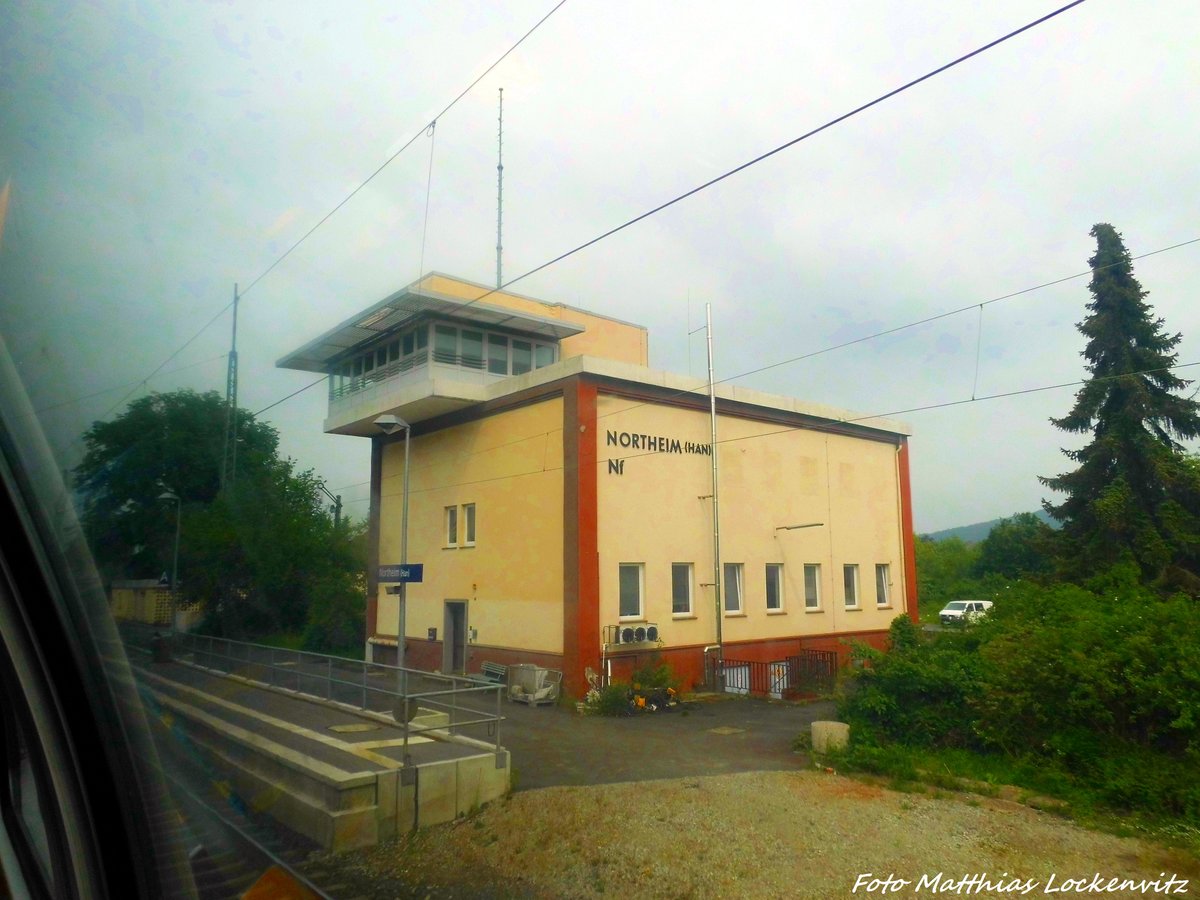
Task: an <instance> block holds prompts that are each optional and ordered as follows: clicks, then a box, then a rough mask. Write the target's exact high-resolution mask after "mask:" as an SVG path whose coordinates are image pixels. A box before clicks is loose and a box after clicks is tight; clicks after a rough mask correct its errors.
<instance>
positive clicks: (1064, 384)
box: [841, 361, 1200, 422]
mask: <svg viewBox="0 0 1200 900" xmlns="http://www.w3.org/2000/svg"><path fill="white" fill-rule="evenodd" d="M1192 366H1200V361H1197V362H1190V363H1179V364H1178V365H1174V366H1159V367H1158V368H1155V369H1143V370H1141V371H1140V372H1122V373H1121V374H1119V375H1100V376H1098V377H1096V378H1084V379H1081V380H1079V381H1064V382H1062V383H1060V384H1046V385H1042V386H1041V387H1035V388H1022V389H1021V390H1018V391H1004V392H1002V393H999V394H985V395H984V396H982V397H972V398H971V399H969V400H949V401H947V402H945V403H931V404H929V405H928V406H914V407H911V408H909V409H898V410H896V411H894V412H887V413H879V414H878V415H873V416H860V417H858V418H854V419H842V420H841V421H843V422H862V421H865V420H866V419H881V418H885V417H887V416H902V415H905V414H906V413H914V412H925V411H927V410H931V409H945V408H947V407H950V406H962V405H964V404H966V403H979V402H980V401H983V400H1001V399H1003V398H1005V397H1020V396H1022V395H1023V394H1038V393H1041V392H1043V391H1055V390H1059V389H1061V388H1068V387H1079V386H1081V385H1085V384H1090V383H1091V382H1093V381H1116V380H1117V379H1120V378H1132V377H1135V376H1138V375H1154V374H1156V373H1158V372H1170V371H1173V370H1174V369H1187V368H1191V367H1192Z"/></svg>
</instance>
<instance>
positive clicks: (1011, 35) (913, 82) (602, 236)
mask: <svg viewBox="0 0 1200 900" xmlns="http://www.w3.org/2000/svg"><path fill="white" fill-rule="evenodd" d="M1083 2H1085V0H1073V2H1071V3H1068V4H1066V5H1065V6H1062V7H1059V8H1058V9H1056V10H1054V11H1052V12H1050V13H1047V14H1046V15H1044V16H1042V17H1040V18H1038V19H1034V20H1033V21H1032V22H1029V23H1027V24H1025V25H1023V26H1021V27H1020V28H1017V29H1015V30H1013V31H1010V32H1008V33H1007V34H1005V35H1003V36H1001V37H999V38H996V39H995V40H993V41H990V42H988V43H987V44H984V45H983V46H981V47H977V48H976V49H974V50H972V51H970V52H968V53H965V54H963V55H961V56H959V57H958V58H956V59H954V60H952V61H950V62H948V63H945V64H943V65H941V66H938V67H937V68H936V69H933V70H931V71H929V72H927V73H925V74H924V75H922V76H920V77H918V78H914V79H912V80H911V81H908V82H906V83H905V84H902V85H900V86H899V87H897V88H894V89H892V90H890V91H888V92H887V93H885V94H881V95H880V96H878V97H876V98H875V99H874V100H871V101H869V102H867V103H864V104H862V105H860V106H857V107H855V108H854V109H852V110H850V111H849V112H846V113H843V114H842V115H840V116H837V117H836V118H833V119H830V120H829V121H828V122H826V123H824V124H823V125H819V126H817V127H816V128H813V129H811V130H810V131H807V132H805V133H804V134H802V135H800V136H799V137H796V138H793V139H792V140H790V141H787V142H786V143H783V144H780V145H779V146H778V147H775V148H774V149H773V150H768V151H767V152H765V153H762V154H759V155H758V156H756V157H754V158H753V159H751V160H748V161H747V162H744V163H742V164H741V165H739V166H736V167H734V168H732V169H730V170H728V171H727V172H725V173H723V174H721V175H718V176H717V177H716V178H712V179H710V180H708V181H706V182H704V183H703V184H700V185H698V186H696V187H694V188H692V189H691V190H689V191H686V192H684V193H682V194H680V195H678V196H677V197H674V198H673V199H671V200H668V201H667V202H665V203H661V204H659V205H658V206H656V207H654V208H653V209H650V210H647V211H646V212H644V213H642V214H640V215H638V216H635V217H633V218H632V219H629V220H627V221H626V222H623V223H622V224H620V225H618V226H616V227H615V228H610V229H609V230H608V231H605V232H604V233H602V234H600V235H598V236H596V237H594V238H592V239H591V240H589V241H585V242H584V243H582V244H580V245H579V246H577V247H574V248H573V249H571V250H568V251H566V252H565V253H560V254H559V255H558V256H556V257H554V258H553V259H550V260H548V261H546V262H544V263H542V264H541V265H539V266H536V267H534V268H532V269H530V270H529V271H527V272H525V273H524V274H522V275H518V276H517V277H515V278H511V279H509V280H508V281H506V282H504V283H503V284H497V286H496V287H494V288H488V289H485V290H484V291H483V293H481V294H480V295H479V296H477V297H474V298H472V299H471V300H469V301H467V302H466V303H464V304H463V305H462V306H461V307H460V308H459V311H460V312H461V311H462V310H465V309H467V308H469V307H470V306H472V305H474V304H476V303H479V302H481V301H482V300H485V299H486V298H488V297H490V296H492V295H493V294H496V293H498V292H499V291H502V290H504V289H505V288H508V287H511V286H512V285H514V284H516V283H517V282H519V281H522V280H524V279H526V278H528V277H530V276H531V275H534V274H536V273H537V272H541V271H542V270H544V269H547V268H549V267H550V266H552V265H555V264H556V263H559V262H562V261H563V260H565V259H567V258H568V257H570V256H573V255H575V254H576V253H579V252H580V251H582V250H585V249H587V248H588V247H591V246H593V245H594V244H597V243H599V242H600V241H603V240H604V239H606V238H608V237H611V236H613V235H615V234H617V233H618V232H620V231H623V230H625V229H626V228H629V227H630V226H632V225H635V224H637V223H638V222H641V221H642V220H644V219H647V218H649V217H651V216H653V215H655V214H657V213H659V212H662V211H663V210H665V209H668V208H669V207H671V206H674V205H675V204H676V203H679V202H681V201H683V200H686V199H687V198H688V197H691V196H693V195H695V194H698V193H700V192H701V191H703V190H706V189H707V188H710V187H712V186H713V185H715V184H718V183H719V182H721V181H724V180H725V179H727V178H729V177H731V176H733V175H736V174H737V173H739V172H742V171H744V170H746V169H748V168H750V167H751V166H754V165H756V164H758V163H760V162H763V161H764V160H766V159H769V158H770V157H772V156H775V155H776V154H778V153H780V152H782V151H784V150H786V149H788V148H790V147H793V146H795V145H796V144H798V143H800V142H802V141H805V140H807V139H809V138H811V137H814V136H815V135H817V134H820V133H821V132H823V131H826V130H828V129H829V128H832V127H834V126H835V125H838V124H840V123H841V122H844V121H846V120H847V119H849V118H851V117H853V116H855V115H858V114H859V113H862V112H865V111H866V110H868V109H870V108H871V107H873V106H877V105H878V104H880V103H883V102H885V101H886V100H889V99H891V98H892V97H895V96H896V95H898V94H901V93H903V92H904V91H907V90H909V89H911V88H913V87H916V86H917V85H918V84H921V83H922V82H924V81H928V80H929V79H931V78H934V77H935V76H937V75H940V74H942V73H943V72H946V71H948V70H949V69H952V68H954V67H955V66H957V65H959V64H961V63H963V62H966V61H967V60H969V59H971V58H973V57H975V56H978V55H980V54H981V53H984V52H986V51H987V50H990V49H992V48H993V47H996V46H999V45H1000V44H1002V43H1004V42H1005V41H1008V40H1011V39H1012V38H1014V37H1017V36H1018V35H1020V34H1022V33H1024V32H1026V31H1029V30H1030V29H1032V28H1036V27H1037V26H1039V25H1042V24H1044V23H1045V22H1048V21H1049V20H1051V19H1053V18H1055V17H1056V16H1059V15H1061V14H1062V13H1064V12H1067V11H1068V10H1070V9H1072V8H1074V7H1076V6H1079V5H1080V4H1082V3H1083ZM560 5H561V4H560ZM555 9H557V7H555ZM552 12H553V11H552ZM414 140H415V138H414ZM1195 240H1197V241H1200V238H1196V239H1195ZM1193 242H1194V241H1185V242H1184V244H1186V243H1193ZM1184 244H1177V245H1175V246H1176V247H1179V246H1183V245H1184ZM1170 249H1174V247H1167V248H1164V250H1157V251H1153V252H1154V253H1161V252H1164V251H1165V250H1170ZM1144 255H1145V256H1150V255H1153V254H1152V253H1147V254H1144ZM1134 258H1135V259H1137V258H1139V257H1134ZM1083 274H1086V273H1083ZM1078 277H1079V275H1069V276H1067V277H1065V278H1062V279H1058V280H1056V281H1052V282H1047V283H1045V284H1042V285H1037V286H1035V287H1032V288H1026V289H1025V290H1023V291H1017V292H1015V293H1012V294H1008V295H1005V296H1004V297H996V298H994V299H992V300H989V301H986V303H996V302H998V301H1000V300H1005V299H1008V298H1010V297H1016V296H1019V295H1020V294H1023V293H1028V292H1030V291H1034V290H1039V289H1041V288H1043V287H1049V286H1051V285H1053V284H1059V283H1061V282H1062V281H1069V280H1071V279H1072V278H1078ZM977 305H978V304H974V303H973V304H971V305H970V306H969V307H964V309H974V308H975V306H977ZM985 305H986V304H985ZM959 312H962V310H961V309H959V310H952V311H950V312H946V313H941V314H939V315H937V316H932V317H929V318H927V319H922V320H920V321H918V322H913V323H909V324H908V325H902V326H898V327H897V328H895V329H892V330H891V331H889V332H880V333H879V334H876V335H870V336H867V337H863V338H858V339H856V340H854V341H849V342H847V343H845V344H841V345H838V346H835V347H829V348H825V349H824V350H818V351H815V352H814V353H812V354H806V355H805V356H800V357H793V358H792V359H789V360H783V361H781V362H778V363H773V364H772V365H769V366H763V367H762V368H759V369H752V370H751V371H749V372H743V373H741V374H740V375H734V376H731V378H740V377H745V376H746V375H753V374H756V373H758V372H763V371H766V370H768V369H771V368H776V367H778V366H782V365H787V364H788V363H790V362H796V361H798V360H800V359H806V358H808V356H815V355H818V354H820V353H827V352H830V351H831V350H836V349H840V347H843V346H849V345H850V344H853V343H858V342H860V341H864V340H871V339H872V338H874V337H881V336H883V335H884V334H888V333H892V332H893V331H901V330H903V329H905V328H912V327H915V326H916V325H921V324H924V323H926V322H933V321H936V320H937V319H939V318H945V317H947V316H952V315H956V314H958V313H959ZM728 380H730V379H728V378H726V379H721V380H719V381H717V382H716V383H717V384H722V383H724V382H725V381H728ZM707 383H708V382H707V381H705V382H704V385H707ZM701 386H703V385H698V387H701ZM631 408H632V407H631Z"/></svg>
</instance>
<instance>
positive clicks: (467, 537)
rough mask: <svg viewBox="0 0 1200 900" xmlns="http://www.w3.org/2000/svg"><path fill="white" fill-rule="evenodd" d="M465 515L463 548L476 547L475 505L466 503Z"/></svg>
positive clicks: (464, 505) (463, 509)
mask: <svg viewBox="0 0 1200 900" xmlns="http://www.w3.org/2000/svg"><path fill="white" fill-rule="evenodd" d="M462 515H463V546H464V547H474V546H475V504H474V503H464V504H463V508H462Z"/></svg>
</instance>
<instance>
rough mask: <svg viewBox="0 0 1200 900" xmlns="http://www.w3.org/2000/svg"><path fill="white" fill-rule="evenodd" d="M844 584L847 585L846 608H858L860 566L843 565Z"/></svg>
mask: <svg viewBox="0 0 1200 900" xmlns="http://www.w3.org/2000/svg"><path fill="white" fill-rule="evenodd" d="M842 584H844V585H845V593H846V609H857V608H858V566H857V565H845V566H842Z"/></svg>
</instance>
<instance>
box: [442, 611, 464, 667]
mask: <svg viewBox="0 0 1200 900" xmlns="http://www.w3.org/2000/svg"><path fill="white" fill-rule="evenodd" d="M442 635H443V636H444V640H443V641H442V671H443V672H446V673H459V674H461V673H463V672H466V670H467V601H466V600H447V601H446V611H445V613H444V615H443V619H442Z"/></svg>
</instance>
